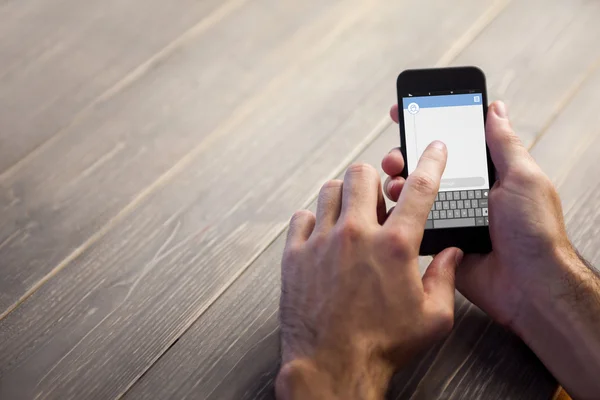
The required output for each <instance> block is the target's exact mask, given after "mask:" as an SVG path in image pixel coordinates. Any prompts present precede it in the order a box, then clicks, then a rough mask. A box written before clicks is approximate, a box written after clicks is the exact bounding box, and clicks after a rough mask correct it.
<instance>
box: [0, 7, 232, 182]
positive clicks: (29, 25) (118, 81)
mask: <svg viewBox="0 0 600 400" xmlns="http://www.w3.org/2000/svg"><path fill="white" fill-rule="evenodd" d="M242 3H244V0H229V1H226V2H221V1H217V0H209V1H194V0H174V1H170V2H164V1H159V0H149V1H145V2H143V3H141V2H136V1H120V0H107V1H103V2H86V1H76V0H56V1H51V2H50V1H44V0H33V1H27V2H23V1H8V2H3V4H1V5H0V60H1V61H0V121H2V130H0V174H1V173H3V172H5V171H6V170H7V169H9V168H10V167H11V166H13V165H14V164H15V163H17V162H19V160H21V159H22V158H23V157H25V156H27V155H28V154H29V153H30V152H32V151H34V150H35V149H36V148H37V147H38V146H40V145H42V144H43V143H44V142H45V141H47V140H48V139H50V138H52V137H53V136H54V135H56V134H59V136H60V134H61V130H63V129H64V128H66V127H67V126H69V125H70V124H72V123H73V120H74V119H78V118H80V116H81V115H80V114H81V113H83V114H85V113H86V112H88V111H89V108H90V107H91V106H93V105H94V104H98V103H101V102H103V101H104V100H106V99H107V98H109V97H111V94H112V93H113V92H114V91H115V90H116V89H117V88H118V87H122V86H124V85H127V84H129V83H130V82H131V81H133V80H135V79H137V78H138V77H139V76H140V75H142V74H143V73H144V72H145V70H146V69H147V68H148V67H150V66H151V65H152V64H156V63H157V62H159V61H160V59H161V58H162V57H163V56H164V55H166V54H167V53H169V52H170V51H171V50H172V47H173V44H177V43H178V42H181V41H185V40H186V39H189V37H191V36H194V35H196V34H198V33H200V32H201V31H202V30H205V29H206V28H208V27H210V26H211V25H212V24H213V23H214V22H215V20H216V21H218V20H219V19H220V18H222V17H223V16H224V15H227V14H228V13H230V12H232V11H233V10H234V9H235V8H237V7H239V6H240V5H241V4H242ZM158 26H160V29H157V27H158ZM156 55H159V57H158V58H153V56H156Z"/></svg>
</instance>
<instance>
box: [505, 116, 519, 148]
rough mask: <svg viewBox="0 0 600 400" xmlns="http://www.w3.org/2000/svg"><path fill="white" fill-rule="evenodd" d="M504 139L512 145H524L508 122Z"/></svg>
mask: <svg viewBox="0 0 600 400" xmlns="http://www.w3.org/2000/svg"><path fill="white" fill-rule="evenodd" d="M502 140H503V141H504V142H505V144H507V145H508V146H510V147H523V142H522V141H521V138H520V137H519V136H518V135H517V134H516V133H515V131H513V129H512V127H511V126H510V124H509V123H508V122H507V126H506V127H505V128H504V134H503V135H502Z"/></svg>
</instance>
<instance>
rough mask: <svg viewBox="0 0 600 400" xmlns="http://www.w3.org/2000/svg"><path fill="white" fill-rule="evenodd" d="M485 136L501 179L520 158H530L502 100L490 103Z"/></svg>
mask: <svg viewBox="0 0 600 400" xmlns="http://www.w3.org/2000/svg"><path fill="white" fill-rule="evenodd" d="M485 137H486V141H487V145H488V147H489V149H490V155H491V156H492V161H494V165H495V167H496V170H497V171H498V176H499V178H500V179H502V178H503V177H504V176H506V173H507V171H508V169H509V168H510V167H511V166H514V165H515V164H516V163H518V162H519V160H522V159H523V158H525V159H528V158H529V153H528V152H527V149H526V148H525V147H524V146H523V143H521V139H519V137H518V136H517V135H516V134H515V132H514V131H513V129H512V126H511V125H510V121H509V119H508V113H507V111H506V106H505V105H504V103H503V102H501V101H495V102H493V103H492V104H490V107H489V109H488V114H487V121H486V124H485Z"/></svg>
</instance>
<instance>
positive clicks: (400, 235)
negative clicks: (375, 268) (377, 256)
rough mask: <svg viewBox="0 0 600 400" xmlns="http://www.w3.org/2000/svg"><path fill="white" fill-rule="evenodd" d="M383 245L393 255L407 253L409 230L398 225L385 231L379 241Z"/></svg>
mask: <svg viewBox="0 0 600 400" xmlns="http://www.w3.org/2000/svg"><path fill="white" fill-rule="evenodd" d="M381 242H382V243H383V245H384V246H385V251H386V253H388V254H392V255H394V256H395V257H403V256H407V255H409V254H408V253H409V251H408V250H409V249H410V244H411V243H412V238H411V235H410V232H409V230H407V229H405V228H402V227H399V228H395V229H393V230H389V231H385V233H384V238H383V239H382V241H381Z"/></svg>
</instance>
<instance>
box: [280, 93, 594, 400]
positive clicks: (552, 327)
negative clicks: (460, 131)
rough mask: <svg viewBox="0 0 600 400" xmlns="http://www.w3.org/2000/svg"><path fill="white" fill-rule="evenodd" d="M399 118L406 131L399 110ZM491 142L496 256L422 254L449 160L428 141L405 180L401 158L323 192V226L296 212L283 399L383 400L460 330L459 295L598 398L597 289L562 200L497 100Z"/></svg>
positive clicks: (287, 270) (285, 301)
mask: <svg viewBox="0 0 600 400" xmlns="http://www.w3.org/2000/svg"><path fill="white" fill-rule="evenodd" d="M390 113H391V116H392V119H394V121H396V122H397V121H398V118H397V117H398V108H397V106H394V107H392V110H391V112H390ZM486 140H487V143H488V146H489V148H490V153H491V156H492V159H493V161H494V164H495V166H496V169H497V173H498V181H497V182H496V184H495V185H494V187H493V188H492V189H491V191H490V195H489V202H490V235H491V238H492V244H493V248H494V251H493V252H491V253H489V254H486V255H473V254H469V255H466V256H464V257H463V254H462V252H461V251H460V250H459V249H456V248H449V249H446V250H444V251H443V252H441V253H440V254H438V255H437V256H436V257H435V258H434V259H433V261H432V263H431V265H430V266H429V267H428V269H427V271H426V272H425V275H424V276H423V277H421V276H420V274H419V270H418V250H419V245H420V242H421V240H422V235H423V230H424V226H425V221H426V218H427V213H428V212H429V210H430V209H431V205H432V204H433V201H434V198H435V195H436V193H437V190H438V188H439V182H440V179H441V175H442V173H443V170H444V167H445V163H446V159H447V152H446V149H445V146H444V145H443V144H442V143H440V142H434V143H432V144H431V145H430V146H429V147H428V148H427V150H426V151H425V152H424V153H423V156H422V157H421V159H420V160H419V164H418V166H417V168H416V169H415V171H414V172H413V173H412V174H411V175H410V176H409V177H408V179H406V181H405V180H404V179H403V178H401V177H400V176H399V174H400V173H401V172H402V170H403V168H404V160H403V159H402V155H401V153H400V151H399V150H398V149H393V150H392V151H391V152H390V153H389V154H388V155H387V156H385V157H384V159H383V161H382V168H383V170H384V171H385V172H386V173H387V174H388V178H387V180H386V182H385V184H384V187H383V189H384V191H385V194H386V195H387V196H388V197H389V198H390V199H391V200H393V201H397V205H396V207H395V208H394V209H393V210H392V211H391V212H390V213H389V216H386V212H385V204H384V201H383V196H382V193H381V192H382V188H381V185H380V180H379V175H378V174H377V171H376V170H375V169H374V168H373V167H371V166H368V165H364V164H357V165H352V166H351V167H350V168H348V170H347V172H346V175H345V176H344V180H343V182H342V181H330V182H327V183H326V184H325V185H324V186H323V188H322V189H321V192H320V194H319V199H318V206H317V213H316V216H315V215H313V214H312V213H311V212H310V211H306V210H303V211H299V212H297V213H296V214H294V216H293V218H292V220H291V222H290V229H289V233H288V240H287V244H286V248H285V251H284V256H283V261H282V295H281V306H280V319H281V333H282V337H281V338H282V367H281V370H280V373H279V375H278V378H277V381H276V392H277V396H278V398H280V399H296V398H302V399H312V398H315V399H317V398H318V399H320V398H324V399H325V398H327V399H335V398H345V399H349V398H352V399H378V398H383V395H384V393H385V390H386V389H387V385H388V382H389V379H390V378H391V376H392V374H393V373H394V371H396V370H397V369H399V368H402V367H403V366H404V365H406V363H407V362H409V361H410V360H411V358H412V357H414V356H415V355H416V354H418V353H419V352H421V351H423V350H424V349H426V348H428V347H429V346H431V345H432V343H434V342H435V341H437V340H439V339H440V338H443V337H444V336H445V335H447V334H448V333H449V331H450V330H451V329H452V324H453V318H454V316H453V305H454V289H455V287H456V288H457V289H458V290H459V291H460V292H461V293H462V294H464V295H465V296H466V297H467V298H468V299H469V300H471V301H472V302H473V303H475V304H476V305H477V306H479V307H480V308H481V309H483V310H484V311H485V312H487V313H488V314H489V315H490V316H491V317H492V318H493V319H494V320H496V321H497V322H498V323H500V324H503V325H505V326H506V327H508V328H509V329H512V330H513V331H514V332H515V333H516V334H517V335H519V336H520V337H521V338H522V339H523V340H524V341H525V343H527V344H528V345H529V346H530V347H531V348H532V350H533V351H534V352H535V353H536V354H537V355H538V357H539V358H540V359H541V360H542V362H544V364H545V365H546V366H547V367H548V368H549V370H550V371H551V372H552V373H553V374H554V375H555V376H556V378H557V379H558V380H559V382H560V383H561V384H562V385H563V386H564V387H565V388H566V389H567V391H568V392H569V393H570V394H571V396H573V397H575V398H582V399H587V398H590V399H592V398H600V380H599V379H597V376H599V373H600V317H599V316H600V278H599V277H598V274H597V273H595V272H594V270H593V269H592V268H590V267H589V266H588V265H586V263H585V262H584V261H583V260H582V259H581V257H579V256H578V254H577V252H576V250H575V249H574V247H573V246H572V245H571V243H570V242H569V240H568V238H567V234H566V230H565V226H564V221H563V218H562V209H561V205H560V199H559V197H558V194H557V192H556V190H555V188H554V186H553V185H552V183H551V181H550V180H549V179H548V177H547V176H545V175H544V173H543V172H542V171H541V169H540V168H539V166H538V165H537V164H536V163H535V162H534V160H533V159H532V158H531V156H530V155H529V153H528V152H527V150H526V149H525V148H524V147H523V145H522V144H521V142H520V140H519V139H518V137H517V135H516V134H515V133H514V132H513V130H512V128H511V125H510V122H509V120H508V116H507V113H506V109H505V106H504V105H503V104H502V103H500V102H496V103H493V104H492V105H491V106H490V108H489V112H488V118H487V125H486Z"/></svg>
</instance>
